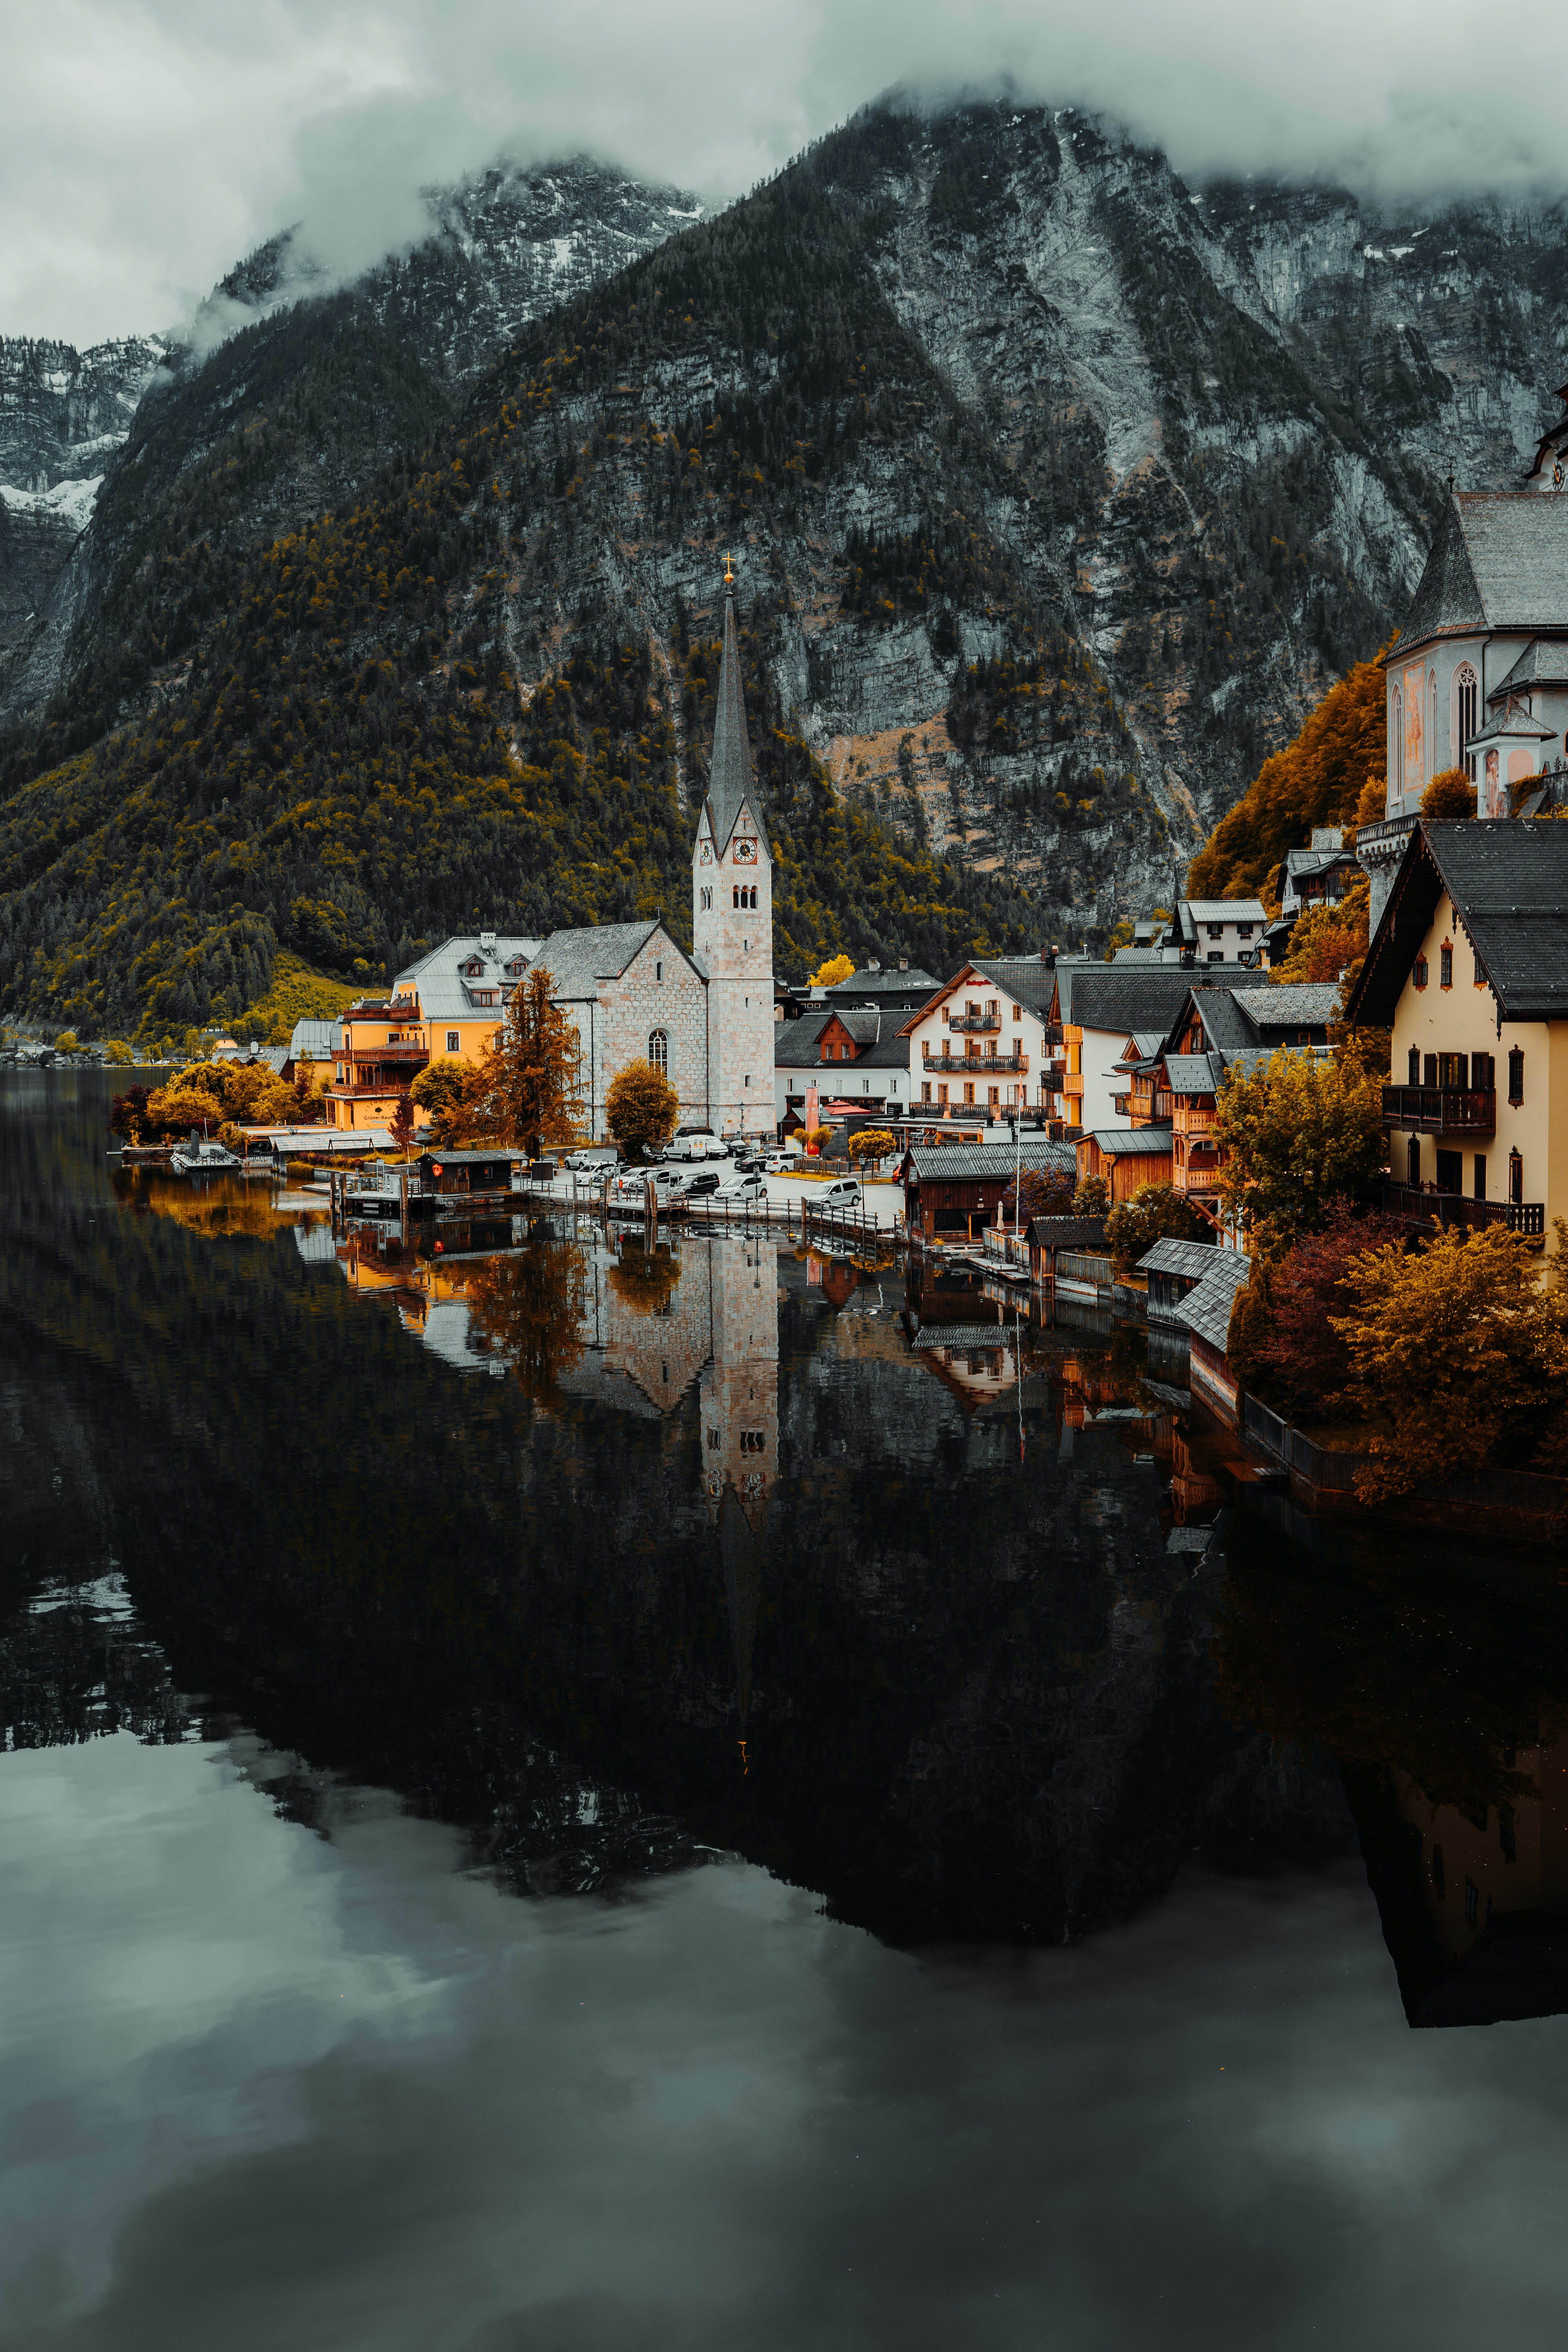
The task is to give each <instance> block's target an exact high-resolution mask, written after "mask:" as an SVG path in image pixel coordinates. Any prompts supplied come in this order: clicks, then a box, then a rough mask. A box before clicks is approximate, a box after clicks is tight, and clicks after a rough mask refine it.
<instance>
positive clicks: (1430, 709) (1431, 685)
mask: <svg viewBox="0 0 1568 2352" xmlns="http://www.w3.org/2000/svg"><path fill="white" fill-rule="evenodd" d="M1426 772H1427V774H1428V775H1429V776H1432V775H1436V772H1437V673H1436V670H1435V669H1432V670H1428V671H1427V673H1426Z"/></svg>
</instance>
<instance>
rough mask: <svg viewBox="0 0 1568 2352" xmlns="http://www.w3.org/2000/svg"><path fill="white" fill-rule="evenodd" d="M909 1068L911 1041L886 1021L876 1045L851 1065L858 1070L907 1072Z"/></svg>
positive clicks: (870, 1047) (870, 1046)
mask: <svg viewBox="0 0 1568 2352" xmlns="http://www.w3.org/2000/svg"><path fill="white" fill-rule="evenodd" d="M909 1066H910V1040H909V1039H908V1038H907V1037H906V1036H905V1035H904V1034H903V1032H902V1031H901V1030H899V1029H895V1028H893V1027H892V1025H891V1024H890V1023H889V1022H886V1021H884V1022H883V1024H882V1034H881V1036H879V1038H878V1040H877V1042H876V1044H875V1045H868V1047H867V1049H866V1051H865V1052H864V1053H863V1054H862V1055H859V1056H858V1059H857V1060H856V1061H855V1062H854V1063H853V1064H852V1065H851V1067H852V1068H854V1069H857V1070H907V1069H908V1068H909Z"/></svg>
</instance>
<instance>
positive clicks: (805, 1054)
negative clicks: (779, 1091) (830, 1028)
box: [773, 1013, 833, 1070]
mask: <svg viewBox="0 0 1568 2352" xmlns="http://www.w3.org/2000/svg"><path fill="white" fill-rule="evenodd" d="M832 1018H833V1015H832V1014H831V1013H807V1014H806V1015H805V1018H804V1019H803V1020H800V1021H781V1022H780V1024H778V1027H777V1028H776V1029H775V1030H774V1031H773V1067H774V1069H775V1070H811V1069H815V1068H816V1065H817V1063H818V1061H819V1059H820V1058H821V1051H820V1049H821V1042H822V1033H823V1031H824V1030H825V1029H826V1026H827V1024H828V1023H829V1022H830V1021H831V1020H832Z"/></svg>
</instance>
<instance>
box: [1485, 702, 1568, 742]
mask: <svg viewBox="0 0 1568 2352" xmlns="http://www.w3.org/2000/svg"><path fill="white" fill-rule="evenodd" d="M1556 737H1557V730H1556V728H1555V727H1547V726H1543V725H1542V721H1541V720H1540V719H1532V718H1531V715H1530V713H1529V711H1528V710H1514V709H1509V708H1508V707H1507V705H1505V706H1504V708H1503V709H1501V710H1500V711H1498V712H1496V713H1495V714H1494V716H1493V717H1492V718H1490V719H1488V721H1487V723H1486V725H1485V726H1484V727H1483V728H1482V729H1481V731H1480V733H1479V735H1472V736H1471V737H1470V739H1469V740H1468V743H1467V744H1466V746H1465V749H1466V751H1488V750H1489V749H1490V747H1491V746H1492V745H1493V744H1494V743H1525V744H1529V743H1552V742H1554V741H1555V740H1556Z"/></svg>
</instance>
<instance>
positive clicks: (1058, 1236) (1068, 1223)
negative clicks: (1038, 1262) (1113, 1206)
mask: <svg viewBox="0 0 1568 2352" xmlns="http://www.w3.org/2000/svg"><path fill="white" fill-rule="evenodd" d="M1026 1233H1027V1236H1028V1239H1029V1241H1030V1242H1031V1243H1032V1244H1034V1246H1035V1248H1037V1249H1103V1248H1104V1246H1105V1219H1104V1218H1103V1217H1031V1218H1030V1219H1029V1223H1028V1225H1027V1227H1026Z"/></svg>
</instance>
